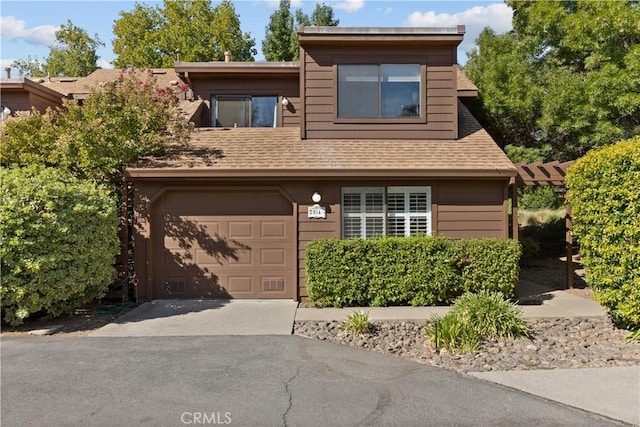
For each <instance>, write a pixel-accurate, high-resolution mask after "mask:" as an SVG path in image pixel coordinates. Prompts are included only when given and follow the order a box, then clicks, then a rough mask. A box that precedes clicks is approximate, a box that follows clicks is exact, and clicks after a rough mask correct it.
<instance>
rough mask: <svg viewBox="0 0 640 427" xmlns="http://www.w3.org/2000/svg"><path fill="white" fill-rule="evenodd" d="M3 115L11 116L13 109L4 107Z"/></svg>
mask: <svg viewBox="0 0 640 427" xmlns="http://www.w3.org/2000/svg"><path fill="white" fill-rule="evenodd" d="M2 113H3V114H4V115H5V116H10V115H11V108H9V107H4V110H2Z"/></svg>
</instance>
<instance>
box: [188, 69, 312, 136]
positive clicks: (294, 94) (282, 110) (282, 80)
mask: <svg viewBox="0 0 640 427" xmlns="http://www.w3.org/2000/svg"><path fill="white" fill-rule="evenodd" d="M191 89H192V90H193V94H194V95H195V96H199V97H200V98H202V99H203V100H205V101H206V102H207V105H209V103H210V100H211V96H212V95H254V96H258V95H264V96H268V95H277V96H279V97H283V96H286V97H287V99H289V105H288V106H287V107H284V106H283V105H282V104H281V103H278V115H279V117H280V118H281V119H279V123H281V124H282V126H285V127H298V126H300V107H301V104H300V84H299V81H298V78H297V77H270V78H260V77H257V76H247V77H246V78H213V77H212V78H207V79H205V78H203V79H200V78H198V79H192V81H191ZM206 125H207V126H208V125H209V123H207V124H206Z"/></svg>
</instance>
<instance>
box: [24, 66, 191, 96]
mask: <svg viewBox="0 0 640 427" xmlns="http://www.w3.org/2000/svg"><path fill="white" fill-rule="evenodd" d="M150 70H151V72H152V73H153V75H154V76H155V77H156V80H157V84H158V86H159V87H169V86H172V85H175V84H178V83H181V82H182V80H181V79H180V77H179V76H178V74H177V73H176V71H175V70H174V69H173V68H151V69H150ZM121 72H122V70H120V69H107V68H99V69H97V70H95V71H94V72H93V73H91V74H89V75H88V76H86V77H52V78H50V79H38V80H36V81H37V82H38V83H40V84H41V85H43V86H45V87H48V88H51V89H54V90H56V91H58V92H60V93H63V94H65V95H67V96H71V97H73V98H75V99H83V98H86V97H87V95H89V94H90V93H91V90H92V89H93V88H95V87H97V86H98V85H100V83H105V82H108V81H113V80H115V79H117V78H118V76H119V75H120V73H121Z"/></svg>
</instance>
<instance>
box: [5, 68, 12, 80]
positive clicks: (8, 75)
mask: <svg viewBox="0 0 640 427" xmlns="http://www.w3.org/2000/svg"><path fill="white" fill-rule="evenodd" d="M4 71H6V72H7V79H10V78H11V67H7V68H5V69H4Z"/></svg>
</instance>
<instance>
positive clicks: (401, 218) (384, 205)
mask: <svg viewBox="0 0 640 427" xmlns="http://www.w3.org/2000/svg"><path fill="white" fill-rule="evenodd" d="M421 233H422V234H431V188H430V187H344V188H343V189H342V237H343V238H344V239H353V238H357V237H361V238H363V239H368V238H371V237H375V236H412V235H415V234H421Z"/></svg>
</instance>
